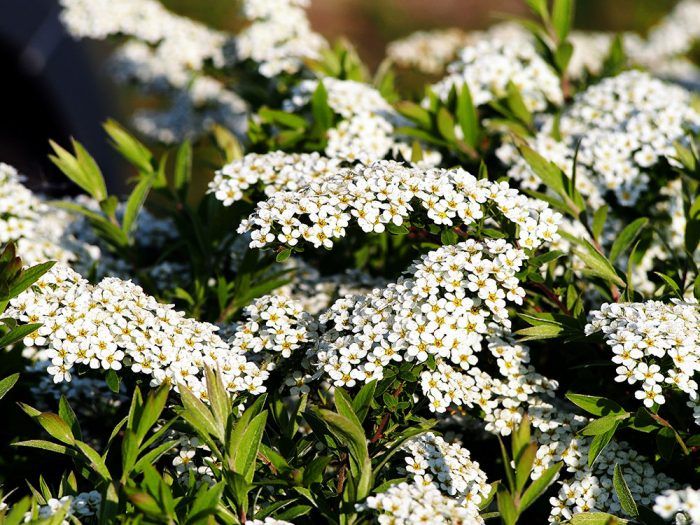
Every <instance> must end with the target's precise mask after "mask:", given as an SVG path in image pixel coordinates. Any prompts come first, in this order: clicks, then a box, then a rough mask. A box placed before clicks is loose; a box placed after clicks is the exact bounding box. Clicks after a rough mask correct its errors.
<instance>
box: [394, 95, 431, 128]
mask: <svg viewBox="0 0 700 525" xmlns="http://www.w3.org/2000/svg"><path fill="white" fill-rule="evenodd" d="M395 107H396V111H398V112H399V113H400V114H401V115H403V116H404V117H406V118H407V119H409V120H412V121H413V122H415V123H416V124H418V125H419V126H420V127H421V128H424V129H430V127H431V126H432V120H431V119H430V112H429V111H428V110H426V109H425V108H423V107H422V106H420V105H418V104H416V103H415V102H409V101H408V100H402V101H401V102H399V103H397V104H396V106H395Z"/></svg>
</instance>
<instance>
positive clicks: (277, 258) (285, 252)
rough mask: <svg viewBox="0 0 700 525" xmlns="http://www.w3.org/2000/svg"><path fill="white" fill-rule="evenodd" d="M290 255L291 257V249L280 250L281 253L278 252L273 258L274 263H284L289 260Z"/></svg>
mask: <svg viewBox="0 0 700 525" xmlns="http://www.w3.org/2000/svg"><path fill="white" fill-rule="evenodd" d="M290 255H292V249H291V248H287V249H285V250H282V251H281V252H279V253H278V254H277V255H276V256H275V261H277V262H278V263H281V262H284V261H286V260H287V259H289V256H290Z"/></svg>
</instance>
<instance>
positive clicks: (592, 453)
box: [588, 421, 620, 467]
mask: <svg viewBox="0 0 700 525" xmlns="http://www.w3.org/2000/svg"><path fill="white" fill-rule="evenodd" d="M619 424H620V422H619V421H617V422H616V423H615V424H614V425H613V426H612V428H611V429H609V430H608V431H606V432H603V433H602V434H598V435H597V436H594V437H593V439H592V440H591V445H590V448H589V449H588V466H589V467H591V466H593V463H595V461H596V459H598V456H600V454H601V452H603V450H604V449H605V447H607V446H608V443H610V441H611V440H612V438H613V436H614V435H615V431H616V430H617V427H618V426H619Z"/></svg>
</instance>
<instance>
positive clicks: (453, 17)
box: [0, 0, 676, 192]
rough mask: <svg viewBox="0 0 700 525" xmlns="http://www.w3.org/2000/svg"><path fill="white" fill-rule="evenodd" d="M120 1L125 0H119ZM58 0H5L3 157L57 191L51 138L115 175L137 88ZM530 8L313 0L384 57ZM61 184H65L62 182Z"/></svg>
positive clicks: (171, 3) (654, 9) (595, 11)
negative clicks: (112, 129) (112, 130)
mask: <svg viewBox="0 0 700 525" xmlns="http://www.w3.org/2000/svg"><path fill="white" fill-rule="evenodd" d="M114 1H118V0H114ZM163 3H164V4H165V6H166V7H168V8H169V9H171V10H172V11H174V12H176V13H179V14H183V15H187V16H190V17H192V18H194V19H197V20H200V21H202V22H205V23H206V24H208V25H211V26H212V27H216V28H221V29H234V28H236V27H237V26H238V25H239V24H240V21H239V20H237V19H236V9H237V7H236V2H235V0H163ZM675 3H676V1H675V0H614V1H613V0H580V1H579V2H578V3H577V11H576V19H575V26H576V27H577V28H579V29H595V30H612V31H622V30H632V31H636V32H639V33H642V34H644V32H645V31H646V30H647V29H648V28H649V27H651V26H652V25H653V24H654V22H655V21H657V20H658V19H659V18H660V17H661V16H663V14H665V13H667V12H668V11H669V10H670V9H671V8H672V7H673V5H674V4H675ZM59 12H60V8H59V6H58V4H57V1H56V0H0V72H2V73H0V79H1V80H0V92H2V94H3V97H2V105H3V109H2V118H1V119H0V162H7V163H9V164H12V165H14V166H15V167H17V168H18V169H19V170H20V172H22V173H25V174H27V175H28V176H29V177H30V178H31V180H32V184H31V185H32V186H33V187H35V188H38V189H41V187H42V186H44V185H46V186H47V187H49V186H50V187H51V190H52V191H54V192H56V191H57V190H56V186H55V184H52V185H49V184H48V181H49V180H52V181H55V180H57V179H62V178H61V177H55V176H54V175H55V169H54V168H53V167H52V165H51V164H50V162H49V161H48V160H47V155H48V152H49V146H48V140H49V139H53V140H56V141H57V142H59V143H61V144H65V143H67V142H68V140H69V138H70V137H71V136H73V137H75V138H77V139H78V140H79V141H81V142H82V143H83V144H84V145H85V146H86V147H87V148H88V150H89V151H90V152H91V153H92V154H93V155H94V156H95V157H96V159H97V160H98V162H99V164H100V165H101V166H102V167H103V171H104V172H105V174H106V176H107V177H108V178H111V179H114V174H115V171H118V170H119V165H118V163H117V161H116V158H115V157H114V155H113V154H112V152H111V151H110V148H109V147H108V146H107V144H106V140H105V135H104V133H103V131H102V129H101V122H103V121H104V120H105V119H106V118H107V117H113V118H116V119H117V120H119V121H121V122H126V121H127V117H126V116H127V115H128V114H129V109H130V106H131V105H132V104H133V97H132V96H130V94H129V92H128V90H124V89H123V88H121V89H120V88H118V87H117V86H116V85H114V84H113V83H112V82H111V80H110V79H109V76H108V75H107V74H106V72H105V70H104V69H105V68H104V63H105V59H106V57H107V56H108V54H109V51H110V46H109V45H108V44H105V43H104V42H92V41H74V40H73V39H71V37H70V36H68V34H67V33H66V32H65V31H64V29H63V27H62V26H61V22H60V21H59V18H58V14H59ZM512 16H527V7H526V6H525V2H524V0H312V3H311V8H310V10H309V17H310V19H311V23H312V26H313V28H314V29H315V30H316V31H318V32H319V33H321V34H323V35H324V36H325V37H327V38H328V39H329V40H330V41H333V40H335V39H337V38H338V37H340V36H345V37H347V38H348V39H349V40H350V41H351V42H352V43H353V44H354V45H355V46H356V47H357V49H358V51H359V53H360V56H361V57H362V59H363V60H364V61H365V62H366V63H367V64H368V65H369V66H370V67H371V68H374V67H376V66H377V65H378V64H379V63H380V62H381V60H382V59H383V57H384V54H385V48H386V45H387V44H388V43H389V42H391V41H393V40H396V39H398V38H401V37H404V36H406V35H408V34H410V33H412V32H414V31H417V30H425V29H438V28H448V27H458V28H460V29H464V30H472V29H483V28H486V27H488V26H489V25H491V24H493V23H496V22H498V21H501V20H504V19H506V18H508V17H512ZM58 191H60V188H59V189H58Z"/></svg>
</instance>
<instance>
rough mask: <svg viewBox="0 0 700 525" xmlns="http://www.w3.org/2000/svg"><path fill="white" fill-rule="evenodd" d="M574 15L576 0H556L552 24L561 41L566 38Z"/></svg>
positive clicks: (553, 7)
mask: <svg viewBox="0 0 700 525" xmlns="http://www.w3.org/2000/svg"><path fill="white" fill-rule="evenodd" d="M573 17H574V0H554V5H553V6H552V26H553V27H554V31H555V32H556V35H557V38H558V39H559V41H560V42H563V41H564V40H566V37H567V36H568V35H569V30H570V29H571V21H572V19H573Z"/></svg>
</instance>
